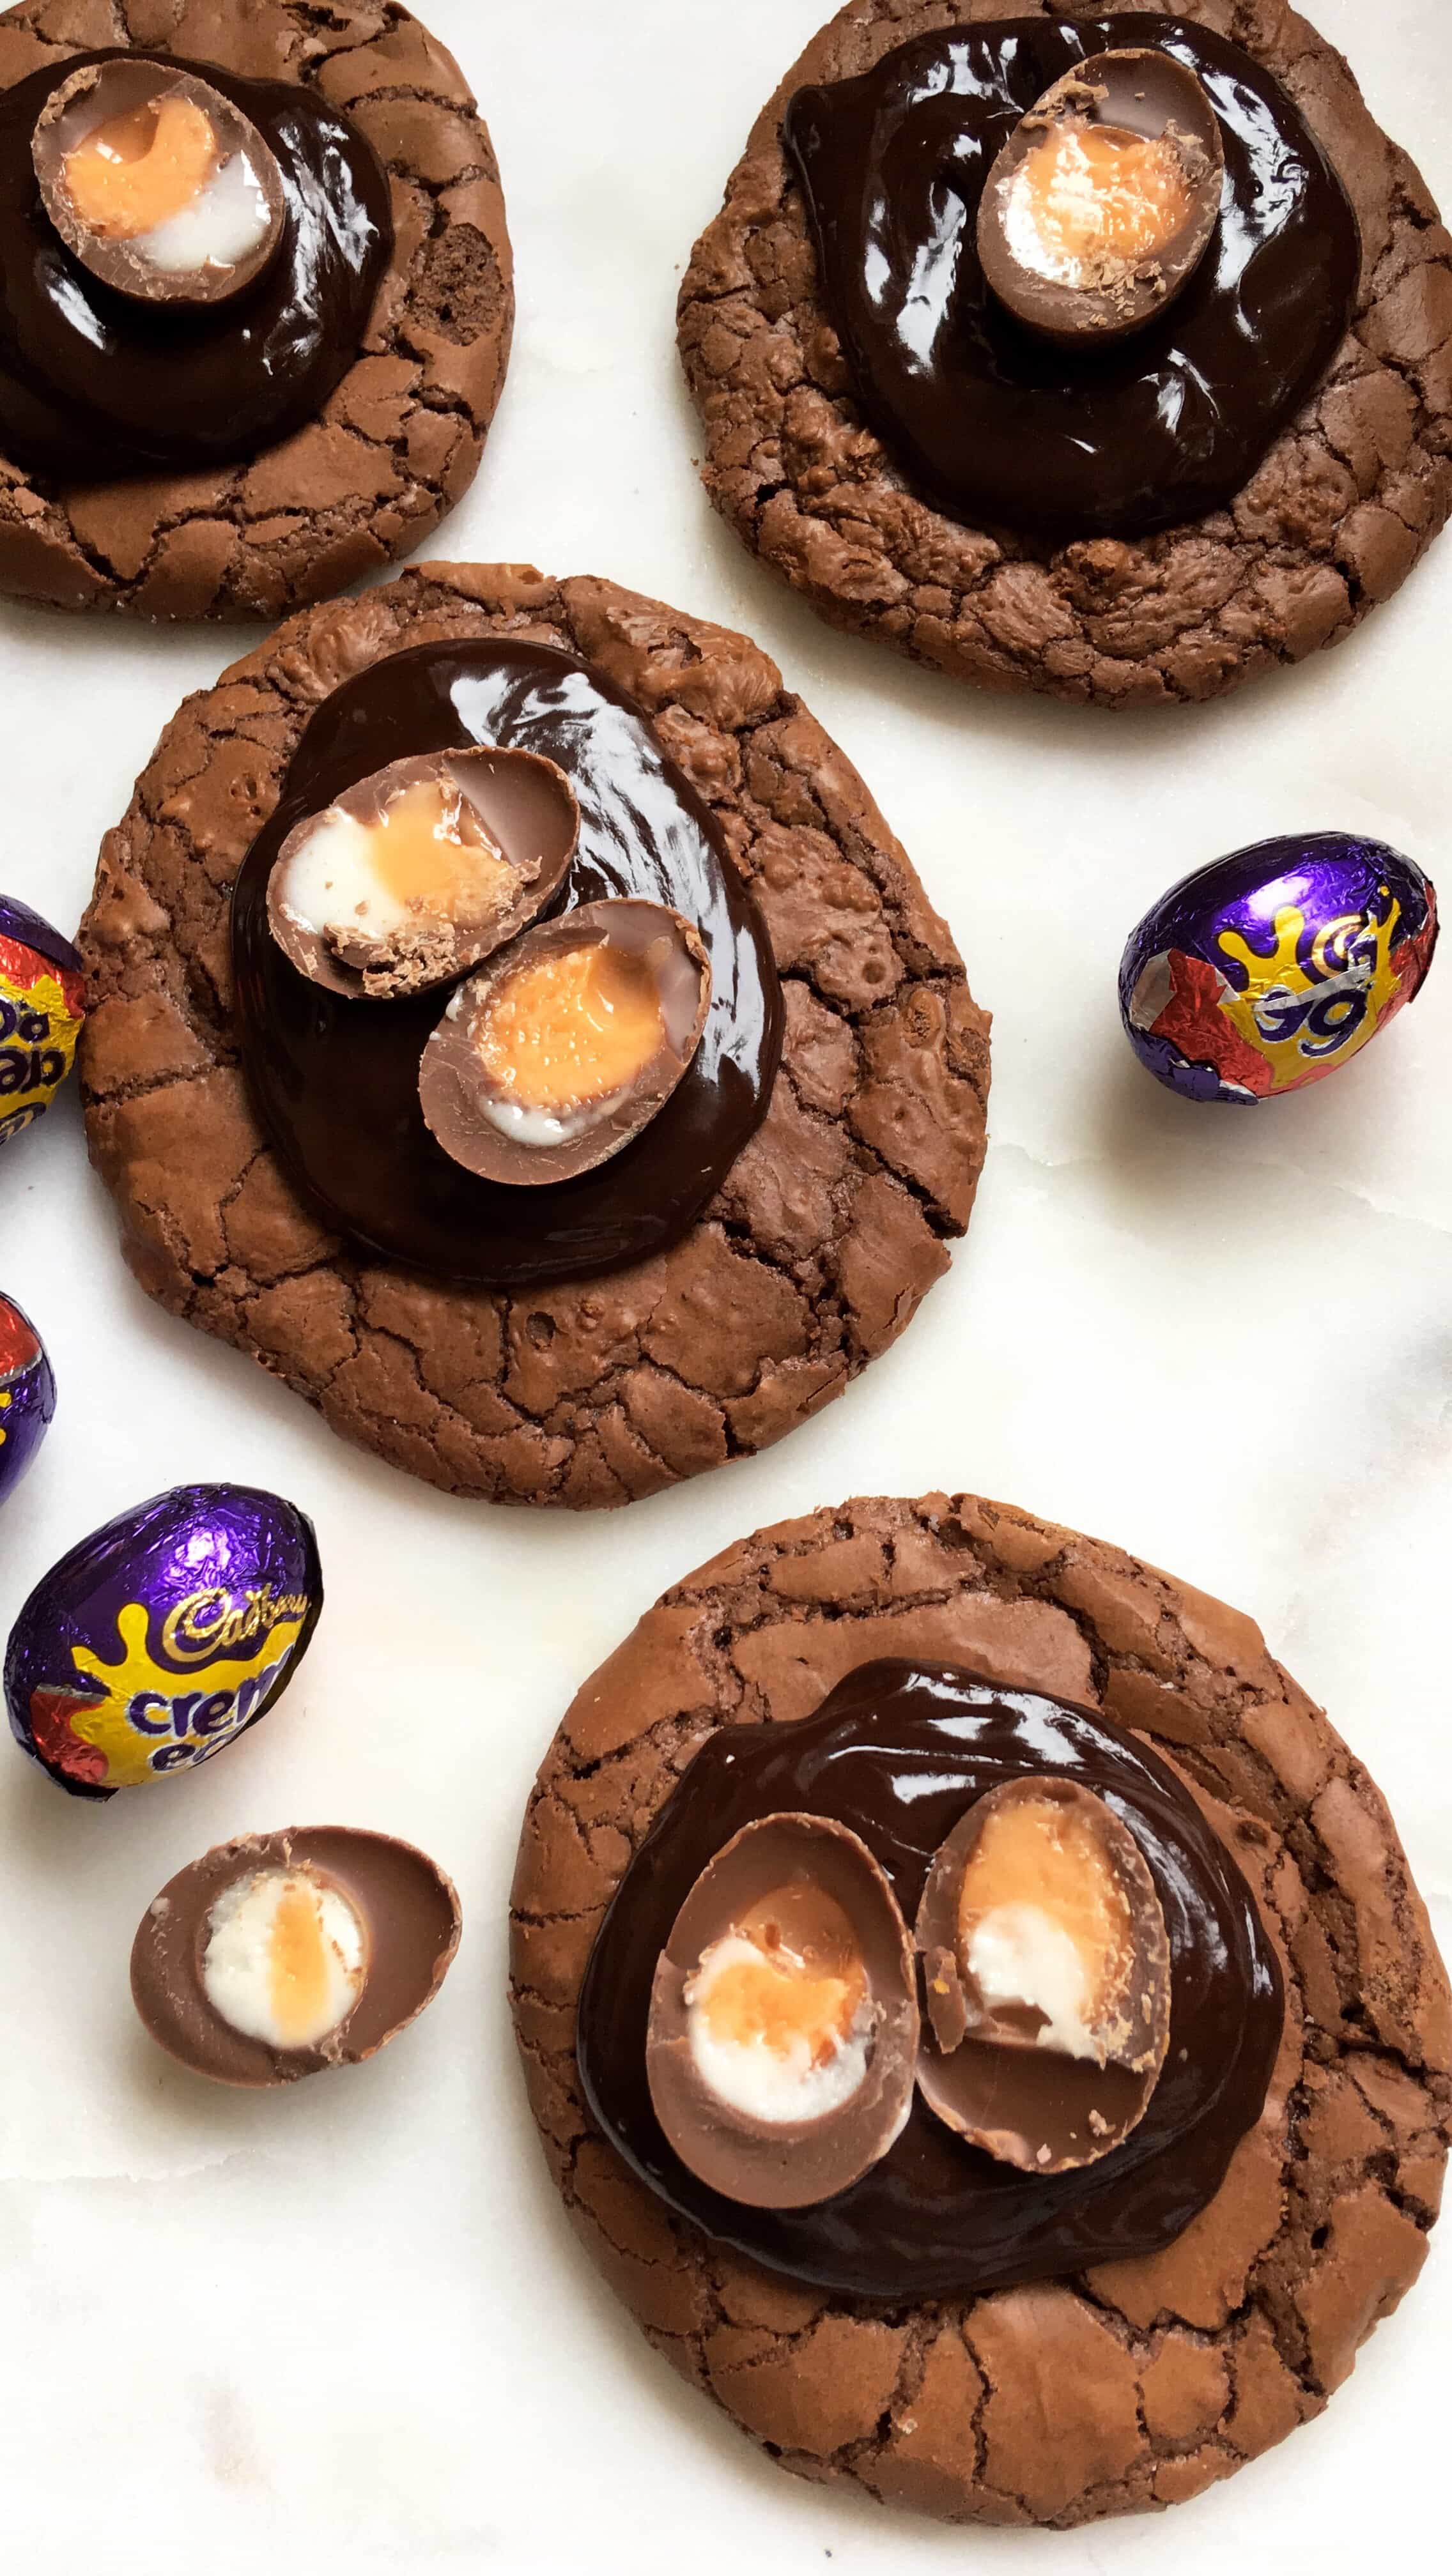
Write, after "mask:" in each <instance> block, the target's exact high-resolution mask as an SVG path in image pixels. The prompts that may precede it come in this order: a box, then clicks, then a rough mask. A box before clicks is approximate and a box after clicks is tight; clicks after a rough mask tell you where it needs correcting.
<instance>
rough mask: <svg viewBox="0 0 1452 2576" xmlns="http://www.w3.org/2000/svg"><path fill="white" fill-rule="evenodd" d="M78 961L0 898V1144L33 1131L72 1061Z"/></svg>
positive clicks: (20, 907)
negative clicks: (29, 1128)
mask: <svg viewBox="0 0 1452 2576" xmlns="http://www.w3.org/2000/svg"><path fill="white" fill-rule="evenodd" d="M85 1015H86V990H85V984H84V982H83V980H82V975H81V961H80V959H79V957H78V956H77V955H76V952H75V950H74V949H73V948H72V946H71V944H70V941H69V940H68V939H62V937H61V935H60V933H59V931H57V930H52V928H51V926H50V924H49V922H48V921H43V920H42V919H41V917H40V915H39V913H36V912H32V911H31V910H30V908H29V906H28V905H27V904H23V903H17V902H16V901H15V900H14V898H13V897H11V896H9V895H0V1145H8V1144H10V1143H11V1142H12V1141H13V1140H14V1138H15V1137H17V1136H19V1135H22V1134H23V1133H24V1131H25V1129H26V1128H27V1127H33V1126H34V1124H35V1121H36V1119H37V1118H39V1117H40V1116H41V1114H42V1112H43V1111H45V1110H47V1109H48V1108H49V1107H50V1104H51V1102H52V1101H53V1100H54V1098H55V1095H56V1093H57V1092H58V1091H59V1089H60V1087H61V1084H62V1083H63V1082H64V1081H65V1079H66V1076H67V1075H68V1073H69V1072H70V1070H71V1067H72V1065H73V1064H74V1063H75V1060H76V1042H77V1040H78V1038H79V1037H80V1034H81V1022H82V1021H83V1019H84V1018H85Z"/></svg>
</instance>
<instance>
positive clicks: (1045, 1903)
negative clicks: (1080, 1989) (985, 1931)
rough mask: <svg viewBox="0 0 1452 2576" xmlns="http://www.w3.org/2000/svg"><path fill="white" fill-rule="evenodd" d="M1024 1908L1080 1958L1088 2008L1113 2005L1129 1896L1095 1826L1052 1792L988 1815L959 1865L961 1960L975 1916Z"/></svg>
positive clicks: (1127, 1954) (1124, 1969)
mask: <svg viewBox="0 0 1452 2576" xmlns="http://www.w3.org/2000/svg"><path fill="white" fill-rule="evenodd" d="M1001 1906H1030V1907H1032V1908H1033V1909H1034V1910H1035V1911H1036V1912H1038V1913H1042V1914H1046V1915H1047V1916H1048V1917H1049V1919H1050V1921H1051V1922H1054V1923H1056V1924H1058V1925H1059V1927H1060V1929H1061V1930H1062V1931H1063V1932H1065V1933H1066V1934H1067V1935H1068V1937H1069V1939H1070V1941H1071V1942H1072V1943H1073V1945H1074V1948H1075V1950H1076V1951H1077V1952H1078V1954H1079V1957H1080V1959H1081V1960H1082V1961H1083V1964H1084V1973H1085V1989H1086V1993H1087V1995H1088V1997H1089V1999H1090V2000H1089V2011H1090V2013H1091V2015H1092V2014H1096V2013H1098V2012H1099V2010H1100V2009H1101V2008H1103V2007H1106V2006H1109V2005H1112V2004H1113V2002H1114V2001H1115V1999H1116V1998H1117V1997H1118V1996H1119V1994H1120V1993H1121V1991H1122V1989H1123V1987H1124V1985H1125V1983H1126V1980H1127V1978H1128V1976H1129V1973H1130V1970H1131V1967H1132V1965H1133V1958H1134V1931H1133V1922H1132V1917H1131V1914H1130V1906H1129V1899H1128V1896H1127V1895H1126V1893H1125V1890H1124V1887H1123V1886H1122V1884H1121V1882H1120V1879H1119V1876H1118V1873H1117V1871H1116V1870H1115V1868H1114V1865H1113V1862H1112V1860H1111V1859H1110V1856H1109V1853H1108V1852H1107V1851H1106V1849H1105V1847H1104V1844H1103V1842H1102V1840H1101V1838H1100V1836H1099V1835H1098V1834H1097V1833H1096V1832H1095V1830H1094V1827H1093V1825H1092V1824H1091V1823H1090V1822H1088V1820H1087V1819H1086V1818H1085V1817H1084V1816H1082V1815H1077V1814H1075V1813H1074V1812H1073V1811H1072V1810H1071V1809H1066V1808H1065V1807H1063V1806H1061V1805H1060V1804H1059V1803H1058V1801H1057V1800H1055V1799H1050V1798H1042V1799H1033V1798H1025V1799H1022V1800H1019V1801H1016V1802H1014V1803H1013V1804H1011V1805H1008V1806H1004V1807H999V1808H997V1809H996V1810H995V1812H994V1813H993V1814H992V1815H991V1816H989V1817H988V1819H987V1821H986V1822H985V1824H984V1827H983V1831H982V1833H981V1834H980V1835H979V1838H978V1840H977V1842H976V1843H975V1844H974V1846H973V1849H972V1850H971V1852H970V1853H969V1855H968V1859H967V1861H966V1863H965V1864H964V1869H963V1880H962V1885H961V1887H960V1889H959V1892H958V1934H959V1944H960V1949H961V1950H962V1952H963V1954H964V1957H965V1959H966V1954H967V1949H968V1944H969V1941H970V1939H971V1937H972V1933H973V1927H974V1925H975V1923H976V1922H977V1920H978V1919H979V1917H980V1916H982V1915H985V1914H991V1913H993V1912H995V1911H996V1910H997V1909H998V1908H999V1907H1001Z"/></svg>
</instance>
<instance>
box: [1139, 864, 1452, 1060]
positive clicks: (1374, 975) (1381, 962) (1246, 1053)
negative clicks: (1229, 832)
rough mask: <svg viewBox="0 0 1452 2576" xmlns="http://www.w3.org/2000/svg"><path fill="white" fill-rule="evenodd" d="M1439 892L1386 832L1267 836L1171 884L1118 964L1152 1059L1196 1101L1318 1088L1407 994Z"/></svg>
mask: <svg viewBox="0 0 1452 2576" xmlns="http://www.w3.org/2000/svg"><path fill="white" fill-rule="evenodd" d="M1436 941H1437V897H1436V894H1435V892H1434V890H1433V887H1432V885H1431V883H1430V881H1429V880H1428V878H1426V877H1425V876H1424V875H1423V874H1422V871H1421V869H1420V868H1419V867H1417V866H1416V865H1415V863H1414V862H1413V861H1412V860H1411V859H1404V858H1403V857H1402V856H1401V855H1400V853H1399V852H1398V851H1396V850H1391V849H1388V848H1387V847H1386V845H1385V843H1384V842H1382V841H1361V840H1356V839H1354V838H1353V837H1352V836H1351V834H1349V833H1346V832H1309V833H1306V834H1304V835H1302V836H1299V837H1293V838H1290V839H1286V840H1276V841H1257V842H1256V843H1255V844H1254V845H1253V847H1251V848H1250V849H1248V850H1236V851H1234V852H1232V854H1231V856H1230V857H1229V858H1225V859H1216V860H1214V861H1212V863H1211V865H1210V866H1209V867H1207V868H1200V869H1197V871H1196V872H1195V874H1194V875H1193V876H1188V877H1185V878H1183V879H1182V880H1181V882H1180V884H1179V885H1177V886H1172V887H1171V889H1170V892H1169V893H1168V894H1167V895H1164V896H1162V897H1161V899H1160V901H1159V902H1158V903H1157V904H1155V905H1154V906H1153V907H1152V909H1151V910H1150V911H1149V912H1147V913H1146V914H1145V917H1144V919H1143V921H1142V922H1141V923H1140V925H1139V928H1138V929H1137V930H1136V931H1135V932H1134V933H1133V935H1132V937H1131V939H1130V942H1129V945H1128V947H1127V948H1126V949H1125V952H1124V957H1123V960H1122V962H1121V965H1120V969H1119V1008H1120V1015H1121V1017H1122V1019H1123V1021H1124V1026H1125V1031H1126V1034H1127V1035H1128V1038H1129V1042H1130V1045H1131V1046H1132V1047H1133V1049H1134V1051H1135V1054H1136V1055H1137V1056H1138V1057H1139V1060H1140V1062H1141V1064H1144V1065H1147V1066H1148V1067H1149V1070H1150V1072H1151V1073H1152V1074H1154V1076H1155V1078H1156V1080H1157V1081H1160V1082H1163V1083H1165V1084H1166V1085H1167V1086H1168V1087H1169V1089H1170V1090H1171V1091H1181V1092H1183V1093H1184V1094H1185V1096H1186V1098H1187V1099H1190V1100H1226V1101H1233V1102H1237V1103H1248V1104H1253V1103H1254V1102H1256V1101H1257V1100H1268V1099H1272V1098H1274V1097H1275V1096H1276V1095H1277V1094H1278V1093H1280V1092H1284V1091H1299V1090H1301V1089H1303V1088H1304V1086H1305V1085H1306V1084H1307V1083H1308V1082H1319V1081H1320V1080H1321V1079H1322V1077H1323V1076H1324V1075H1325V1074H1328V1073H1334V1072H1335V1071H1336V1068H1337V1066H1338V1065H1342V1064H1345V1063H1346V1062H1347V1061H1348V1059H1349V1058H1350V1057H1352V1056H1354V1055H1358V1054H1359V1053H1360V1051H1361V1049H1362V1048H1363V1047H1364V1046H1367V1045H1369V1043H1370V1041H1371V1040H1372V1039H1373V1038H1374V1037H1375V1036H1376V1034H1377V1032H1378V1030H1380V1029H1383V1028H1385V1026H1386V1024H1387V1021H1388V1020H1389V1019H1391V1018H1392V1017H1393V1015H1394V1014H1395V1013H1396V1012H1397V1011H1399V1010H1400V1009H1401V1007H1402V1004H1403V1003H1404V1002H1410V1001H1411V1000H1412V998H1413V996H1414V994H1415V993H1416V992H1417V991H1418V990H1419V988H1420V986H1421V984H1422V981H1423V978H1424V977H1425V975H1426V972H1427V969H1428V967H1429V966H1430V964H1431V962H1432V950H1433V948H1434V947H1435V945H1436Z"/></svg>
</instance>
